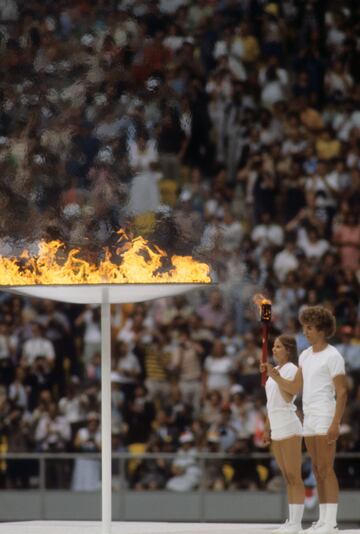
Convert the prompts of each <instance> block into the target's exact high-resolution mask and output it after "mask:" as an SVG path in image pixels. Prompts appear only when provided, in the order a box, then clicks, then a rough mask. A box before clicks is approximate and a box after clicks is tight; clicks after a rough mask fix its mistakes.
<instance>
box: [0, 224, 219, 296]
mask: <svg viewBox="0 0 360 534" xmlns="http://www.w3.org/2000/svg"><path fill="white" fill-rule="evenodd" d="M118 233H119V236H120V239H121V238H123V237H124V235H125V234H124V232H122V231H119V232H118ZM64 248H65V245H64V243H62V242H61V241H50V242H46V241H40V243H39V252H38V254H37V255H35V256H31V255H29V253H28V251H27V250H25V251H24V252H23V253H22V254H21V256H20V257H19V258H14V257H5V256H0V285H3V286H23V285H51V284H55V285H58V284H60V285H61V284H145V283H209V282H211V278H210V275H209V271H210V269H209V266H208V265H207V264H206V263H201V262H198V261H196V260H194V259H193V258H192V257H191V256H171V257H170V258H169V257H168V255H167V254H166V253H165V252H164V251H163V250H161V249H160V248H159V247H157V246H154V245H151V246H150V244H149V243H148V242H147V241H146V240H145V239H144V238H142V237H136V238H134V239H133V240H132V241H127V242H126V245H125V246H122V247H121V248H118V249H117V251H116V255H117V257H116V258H114V259H115V260H119V261H115V262H114V261H112V258H111V254H110V252H109V251H108V250H105V251H104V258H103V259H101V260H100V261H99V262H98V263H92V262H88V261H86V260H84V259H82V258H80V257H79V252H80V250H79V249H71V250H70V252H69V253H68V254H67V256H66V255H65V257H63V258H59V256H61V254H59V251H61V252H62V255H64ZM169 260H170V262H169ZM169 263H170V267H169V268H167V269H165V268H164V264H167V265H169Z"/></svg>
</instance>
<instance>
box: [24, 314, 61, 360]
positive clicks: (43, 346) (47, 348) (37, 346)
mask: <svg viewBox="0 0 360 534" xmlns="http://www.w3.org/2000/svg"><path fill="white" fill-rule="evenodd" d="M22 355H23V357H24V359H25V361H26V362H27V365H28V366H29V367H31V366H32V364H33V363H34V361H35V359H36V357H37V356H44V357H45V358H46V361H47V363H48V364H49V365H50V366H52V365H53V364H54V360H55V349H54V345H53V343H52V342H51V341H50V340H49V339H46V338H45V337H44V336H43V329H42V327H41V326H40V325H39V324H38V323H34V324H33V325H32V337H31V338H30V339H28V340H27V341H25V343H24V345H23V349H22Z"/></svg>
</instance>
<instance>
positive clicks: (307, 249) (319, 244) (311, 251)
mask: <svg viewBox="0 0 360 534" xmlns="http://www.w3.org/2000/svg"><path fill="white" fill-rule="evenodd" d="M298 246H299V248H301V250H302V251H303V252H304V254H305V256H306V257H307V259H309V260H311V259H313V260H319V259H320V258H321V257H322V256H323V255H324V254H325V252H326V251H327V250H329V246H330V245H329V242H328V241H327V240H326V239H321V238H320V236H319V232H318V230H317V229H316V228H315V227H310V228H309V230H308V231H307V230H305V228H300V229H299V233H298Z"/></svg>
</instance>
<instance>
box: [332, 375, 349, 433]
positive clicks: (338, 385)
mask: <svg viewBox="0 0 360 534" xmlns="http://www.w3.org/2000/svg"><path fill="white" fill-rule="evenodd" d="M333 382H334V386H335V392H336V408H335V415H334V422H336V423H337V424H340V422H341V418H342V416H343V415H344V411H345V406H346V401H347V384H346V376H345V375H337V376H335V377H334V378H333Z"/></svg>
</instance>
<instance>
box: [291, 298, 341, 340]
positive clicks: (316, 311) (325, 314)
mask: <svg viewBox="0 0 360 534" xmlns="http://www.w3.org/2000/svg"><path fill="white" fill-rule="evenodd" d="M299 321H300V323H301V324H302V325H312V326H315V328H316V329H317V330H320V331H322V332H324V333H325V336H326V338H330V337H332V336H333V335H334V334H335V331H336V319H335V317H334V315H333V314H332V313H331V311H329V310H327V309H326V308H324V307H323V306H308V307H306V308H304V309H303V310H302V311H301V312H300V315H299Z"/></svg>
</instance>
